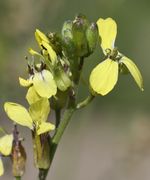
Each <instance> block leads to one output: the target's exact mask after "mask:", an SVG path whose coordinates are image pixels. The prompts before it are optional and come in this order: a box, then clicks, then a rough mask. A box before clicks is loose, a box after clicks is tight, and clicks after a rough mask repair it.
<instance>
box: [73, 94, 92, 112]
mask: <svg viewBox="0 0 150 180" xmlns="http://www.w3.org/2000/svg"><path fill="white" fill-rule="evenodd" d="M94 97H95V96H93V95H92V94H90V95H89V96H88V97H87V98H86V99H85V100H83V101H82V102H80V103H79V104H77V106H76V108H77V109H81V108H83V107H85V106H87V105H88V104H89V103H90V102H91V101H92V100H93V99H94Z"/></svg>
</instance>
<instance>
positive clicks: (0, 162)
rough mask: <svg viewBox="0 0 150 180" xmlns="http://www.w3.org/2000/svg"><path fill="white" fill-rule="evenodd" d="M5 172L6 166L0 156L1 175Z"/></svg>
mask: <svg viewBox="0 0 150 180" xmlns="http://www.w3.org/2000/svg"><path fill="white" fill-rule="evenodd" d="M3 174H4V166H3V162H2V159H1V157H0V176H2V175H3Z"/></svg>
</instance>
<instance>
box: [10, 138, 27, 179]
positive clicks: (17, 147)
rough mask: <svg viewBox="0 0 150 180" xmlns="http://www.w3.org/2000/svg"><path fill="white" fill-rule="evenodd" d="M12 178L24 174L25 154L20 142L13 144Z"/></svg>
mask: <svg viewBox="0 0 150 180" xmlns="http://www.w3.org/2000/svg"><path fill="white" fill-rule="evenodd" d="M12 161H13V168H12V169H13V176H14V177H18V176H22V175H23V174H24V172H25V164H26V152H25V149H24V147H23V146H22V144H21V142H20V141H19V142H18V143H15V144H14V146H13V149H12Z"/></svg>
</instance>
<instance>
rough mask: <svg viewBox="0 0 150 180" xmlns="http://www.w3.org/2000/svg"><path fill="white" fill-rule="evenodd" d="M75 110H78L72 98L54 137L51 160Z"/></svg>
mask: <svg viewBox="0 0 150 180" xmlns="http://www.w3.org/2000/svg"><path fill="white" fill-rule="evenodd" d="M75 110H76V106H75V100H74V99H73V100H72V99H71V100H70V102H69V104H68V108H67V109H66V111H65V113H64V116H63V119H62V120H61V122H60V124H59V127H58V129H57V132H56V134H55V135H54V137H53V139H52V149H51V161H52V160H53V157H54V155H55V152H56V149H57V146H58V143H59V141H60V139H61V137H62V135H63V133H64V131H65V129H66V127H67V125H68V123H69V121H70V120H71V117H72V115H73V113H74V111H75Z"/></svg>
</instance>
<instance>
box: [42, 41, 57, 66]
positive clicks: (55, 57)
mask: <svg viewBox="0 0 150 180" xmlns="http://www.w3.org/2000/svg"><path fill="white" fill-rule="evenodd" d="M42 45H43V46H44V47H45V49H47V51H48V54H49V56H50V59H51V61H52V63H53V64H54V63H55V61H56V59H57V55H56V53H55V51H54V50H53V48H52V47H51V46H50V45H49V44H48V43H47V42H45V41H42Z"/></svg>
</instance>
